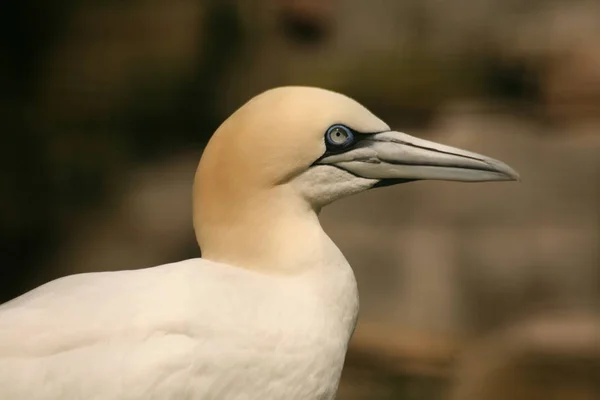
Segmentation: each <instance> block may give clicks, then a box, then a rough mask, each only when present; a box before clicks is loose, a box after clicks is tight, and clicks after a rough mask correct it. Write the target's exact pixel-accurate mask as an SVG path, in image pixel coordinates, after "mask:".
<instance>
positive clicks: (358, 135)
mask: <svg viewBox="0 0 600 400" xmlns="http://www.w3.org/2000/svg"><path fill="white" fill-rule="evenodd" d="M334 126H343V127H344V128H346V129H348V130H349V131H350V132H352V134H353V135H354V141H353V142H352V143H351V144H349V145H348V146H344V147H342V148H339V149H330V148H329V146H328V145H327V139H326V138H325V135H327V133H328V132H329V130H330V129H331V128H333V127H334ZM388 131H389V130H384V131H377V132H359V131H357V130H355V129H352V128H350V127H349V126H348V125H344V124H333V125H331V126H330V127H329V128H327V130H326V131H325V135H323V141H324V142H325V153H323V154H322V155H321V157H319V158H317V159H316V160H315V161H314V162H313V163H312V165H311V167H312V166H314V165H317V164H318V163H319V161H321V160H322V159H324V158H325V157H329V156H331V155H334V154H340V153H344V152H346V151H349V150H352V149H354V148H355V147H356V145H357V144H358V143H360V142H362V141H363V140H367V139H369V138H370V137H372V136H373V135H377V134H378V133H383V132H388Z"/></svg>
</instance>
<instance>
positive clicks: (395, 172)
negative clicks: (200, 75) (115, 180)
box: [194, 87, 518, 246]
mask: <svg viewBox="0 0 600 400" xmlns="http://www.w3.org/2000/svg"><path fill="white" fill-rule="evenodd" d="M425 179H436V180H450V181H463V182H478V181H479V182H481V181H506V180H515V179H518V174H517V173H516V172H515V171H514V170H513V169H511V168H510V167H509V166H507V165H506V164H504V163H502V162H500V161H497V160H494V159H492V158H489V157H486V156H483V155H479V154H475V153H471V152H468V151H464V150H460V149H457V148H453V147H449V146H445V145H441V144H437V143H434V142H430V141H427V140H423V139H419V138H416V137H413V136H409V135H407V134H405V133H402V132H398V131H394V130H392V129H390V127H389V126H388V125H387V124H386V123H384V122H383V121H382V120H380V119H379V118H377V117H376V116H375V115H373V114H372V113H371V112H370V111H369V110H367V109H366V108H365V107H363V106H362V105H360V104H359V103H358V102H356V101H354V100H353V99H351V98H349V97H346V96H344V95H342V94H339V93H335V92H331V91H327V90H323V89H318V88H311V87H281V88H276V89H272V90H269V91H266V92H264V93H262V94H260V95H258V96H256V97H254V98H253V99H251V100H250V101H249V102H247V103H246V104H245V105H243V106H242V107H241V108H240V109H238V110H237V111H236V112H235V113H234V114H233V115H232V116H231V117H229V118H228V119H227V120H226V121H225V122H224V123H223V124H222V125H221V126H220V127H219V129H218V130H217V131H216V132H215V134H214V135H213V137H212V138H211V140H210V141H209V143H208V145H207V147H206V149H205V151H204V154H203V156H202V159H201V161H200V165H199V167H198V171H197V175H196V182H195V208H196V210H195V213H194V215H195V220H194V223H195V225H196V233H197V235H198V239H199V241H200V243H201V246H202V245H203V242H206V241H207V239H206V235H205V234H203V232H205V231H206V230H203V229H202V227H204V226H209V227H212V226H214V225H215V224H216V223H218V224H220V225H221V226H223V223H224V222H223V221H224V220H231V224H233V223H235V224H240V222H241V221H244V220H248V218H250V219H251V215H263V216H264V215H265V214H266V209H268V208H274V209H277V208H278V207H284V208H288V207H290V208H295V209H310V210H313V211H316V212H318V211H319V210H320V209H321V207H323V206H325V205H327V204H329V203H331V202H333V201H335V200H337V199H340V198H342V197H346V196H349V195H352V194H355V193H359V192H362V191H365V190H368V189H371V188H374V187H379V186H387V185H392V184H398V183H403V182H409V181H415V180H425ZM248 210H251V211H252V212H247V211H248ZM257 210H263V211H265V212H262V213H260V212H257ZM261 218H262V217H261ZM217 221H218V222H217ZM248 222H250V221H248ZM251 223H253V224H255V225H260V222H259V221H251ZM231 226H232V225H231ZM211 230H212V229H211ZM212 231H213V233H211V234H213V235H214V230H212Z"/></svg>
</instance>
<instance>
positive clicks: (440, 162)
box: [319, 131, 519, 185]
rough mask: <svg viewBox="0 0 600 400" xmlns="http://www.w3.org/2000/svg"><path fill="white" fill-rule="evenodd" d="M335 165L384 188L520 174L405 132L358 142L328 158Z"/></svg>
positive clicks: (509, 178) (324, 161)
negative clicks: (378, 182) (408, 182)
mask: <svg viewBox="0 0 600 400" xmlns="http://www.w3.org/2000/svg"><path fill="white" fill-rule="evenodd" d="M319 164H329V165H334V166H336V167H338V168H341V169H344V170H346V171H348V172H350V173H352V174H354V175H357V176H360V177H363V178H369V179H378V180H380V182H381V183H382V184H384V185H385V184H386V181H389V183H390V184H391V183H399V182H403V181H412V180H422V179H435V180H446V181H461V182H485V181H512V180H519V174H518V173H517V172H516V171H515V170H514V169H512V168H511V167H509V166H508V165H506V164H505V163H503V162H501V161H498V160H495V159H493V158H490V157H486V156H483V155H481V154H476V153H472V152H469V151H465V150H461V149H458V148H455V147H450V146H445V145H442V144H439V143H435V142H431V141H428V140H423V139H419V138H416V137H413V136H410V135H407V134H405V133H402V132H395V131H389V132H382V133H377V134H373V135H368V136H365V137H363V138H362V139H359V141H358V142H357V143H356V145H355V146H352V148H350V149H348V150H347V151H345V152H343V153H339V154H334V155H330V156H327V157H325V158H323V159H321V160H320V161H319Z"/></svg>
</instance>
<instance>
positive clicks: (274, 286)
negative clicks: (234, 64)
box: [0, 87, 517, 400]
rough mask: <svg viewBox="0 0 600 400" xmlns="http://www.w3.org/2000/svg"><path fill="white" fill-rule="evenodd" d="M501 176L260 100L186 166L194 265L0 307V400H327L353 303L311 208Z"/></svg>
mask: <svg viewBox="0 0 600 400" xmlns="http://www.w3.org/2000/svg"><path fill="white" fill-rule="evenodd" d="M516 177H517V175H516V173H515V172H514V171H513V170H512V169H510V167H508V166H506V165H505V164H503V163H501V162H499V161H496V160H493V159H490V158H487V157H484V156H480V155H478V154H474V153H469V152H466V151H463V150H459V149H455V148H451V147H448V146H443V145H439V144H436V143H432V142H428V141H424V140H421V139H417V138H414V137H411V136H408V135H406V134H403V133H400V132H396V131H392V130H390V128H389V126H387V125H386V124H385V123H384V122H383V121H381V120H380V119H379V118H377V117H376V116H374V115H373V114H372V113H370V112H369V111H368V110H367V109H366V108H364V107H363V106H361V105H360V104H358V103H357V102H356V101H354V100H352V99H350V98H348V97H345V96H343V95H341V94H338V93H334V92H329V91H326V90H322V89H316V88H305V87H287V88H278V89H273V90H270V91H267V92H265V93H263V94H261V95H259V96H257V97H255V98H254V99H252V100H251V101H249V102H248V103H246V104H245V105H244V106H242V107H241V108H240V109H239V110H238V111H236V112H235V113H234V114H233V115H232V116H231V117H230V118H229V119H227V120H226V121H225V122H224V123H223V124H222V125H221V127H220V128H219V129H218V130H217V131H216V132H215V134H214V135H213V137H212V138H211V140H210V142H209V144H208V146H207V147H206V149H205V151H204V154H203V156H202V159H201V161H200V165H199V167H198V171H197V174H196V180H195V184H194V227H195V231H196V237H197V239H198V242H199V244H200V247H201V248H202V253H203V255H204V257H205V258H203V259H192V260H186V261H181V262H178V263H173V264H166V265H162V266H158V267H154V268H148V269H143V270H136V271H120V272H103V273H92V274H81V275H74V276H69V277H65V278H62V279H59V280H56V281H53V282H50V283H47V284H46V285H43V286H41V287H39V288H37V289H34V290H33V291H31V292H29V293H26V294H25V295H23V296H21V297H19V298H17V299H14V300H12V301H10V302H8V303H6V304H4V305H2V306H0V399H1V400H17V399H19V400H20V399H27V400H76V399H86V400H89V399H97V400H104V399H106V400H108V399H111V400H112V399H122V400H137V399H140V400H141V399H156V400H167V399H174V400H175V399H177V400H183V399H186V400H188V399H189V400H213V399H214V400H221V399H227V400H254V399H256V400H259V399H260V400H278V399H286V400H330V399H333V398H334V396H335V392H336V390H337V386H338V382H339V379H340V375H341V371H342V366H343V363H344V358H345V355H346V349H347V346H348V341H349V340H350V337H351V335H352V332H353V330H354V327H355V324H356V318H357V313H358V292H357V288H356V282H355V279H354V275H353V273H352V269H351V268H350V266H349V265H348V262H347V261H346V259H345V258H344V256H343V255H342V253H341V252H340V251H339V250H338V248H337V247H336V246H335V244H334V243H333V242H332V241H331V239H330V238H329V237H328V236H327V234H326V233H325V232H324V231H323V229H322V228H321V225H320V223H319V219H318V214H319V212H320V210H321V208H322V207H323V206H325V205H327V204H330V203H331V202H333V201H335V200H337V199H339V198H342V197H345V196H349V195H352V194H355V193H359V192H362V191H365V190H368V189H370V188H373V187H377V186H385V185H389V184H392V183H402V182H406V181H410V180H421V179H445V180H460V181H495V180H513V179H515V178H516Z"/></svg>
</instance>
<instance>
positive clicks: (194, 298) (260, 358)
mask: <svg viewBox="0 0 600 400" xmlns="http://www.w3.org/2000/svg"><path fill="white" fill-rule="evenodd" d="M336 264H337V265H333V264H329V265H327V266H325V265H324V266H323V267H324V268H319V269H316V270H313V271H311V273H308V274H303V275H294V276H285V275H284V276H260V275H257V274H256V273H254V272H252V271H248V270H245V269H240V268H232V267H230V266H227V265H224V264H218V263H213V262H210V261H207V260H202V259H191V260H186V261H182V262H178V263H174V264H166V265H162V266H159V267H154V268H149V269H145V270H139V271H120V272H102V273H89V274H81V275H73V276H69V277H65V278H62V279H59V280H56V281H53V282H50V283H48V284H46V285H44V286H42V287H40V288H39V289H38V290H36V291H34V292H32V293H29V294H27V295H25V296H23V297H21V298H17V299H15V300H13V301H11V302H9V303H7V304H5V305H3V306H2V307H1V308H0V315H1V316H2V318H1V319H0V398H1V399H28V400H37V399H40V400H42V399H44V400H47V399H56V400H58V399H75V398H77V399H98V400H100V399H132V400H133V399H136V400H137V399H139V400H142V399H181V400H183V399H215V400H217V399H232V400H237V399H240V400H241V399H284V398H285V399H332V398H333V397H334V395H335V392H336V389H337V382H338V380H339V375H340V374H341V367H342V364H343V360H344V357H345V353H346V346H347V342H348V339H349V337H350V334H351V332H352V330H353V328H354V324H355V321H356V315H357V311H358V297H357V291H356V283H355V281H354V276H353V274H352V271H351V269H350V267H349V266H348V264H347V263H346V262H345V261H344V259H343V258H341V257H340V258H338V260H337V262H336ZM325 267H328V268H325ZM330 267H335V268H333V269H332V268H330ZM48 310H53V312H51V313H50V312H48ZM33 388H39V389H40V390H33Z"/></svg>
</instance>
